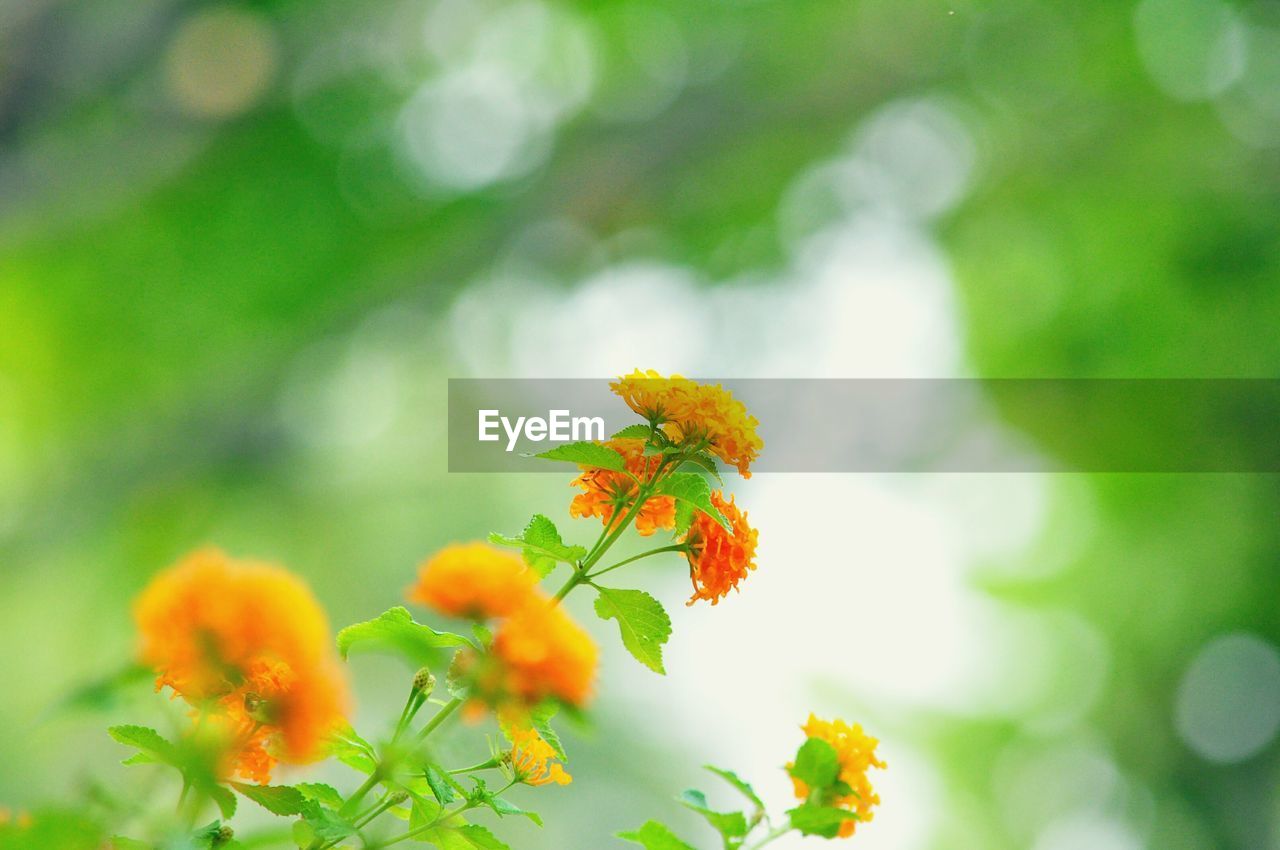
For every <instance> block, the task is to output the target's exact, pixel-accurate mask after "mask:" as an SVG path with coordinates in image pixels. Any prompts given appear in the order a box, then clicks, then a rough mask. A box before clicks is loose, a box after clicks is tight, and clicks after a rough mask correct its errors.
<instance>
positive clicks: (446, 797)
mask: <svg viewBox="0 0 1280 850" xmlns="http://www.w3.org/2000/svg"><path fill="white" fill-rule="evenodd" d="M426 775H427V786H428V787H429V788H431V793H432V794H433V795H435V798H436V800H437V801H438V802H439V803H440V804H441V805H442V806H443V805H448V804H449V803H452V802H453V800H454V794H453V786H452V785H450V784H449V780H448V779H447V778H446V777H445V775H444V774H443V773H441V772H440V771H439V770H437V769H436V766H435V765H434V764H429V765H427V774H426Z"/></svg>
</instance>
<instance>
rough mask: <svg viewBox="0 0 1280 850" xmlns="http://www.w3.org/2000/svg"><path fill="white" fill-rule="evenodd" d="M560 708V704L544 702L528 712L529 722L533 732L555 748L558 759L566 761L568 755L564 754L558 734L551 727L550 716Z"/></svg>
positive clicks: (554, 714)
mask: <svg viewBox="0 0 1280 850" xmlns="http://www.w3.org/2000/svg"><path fill="white" fill-rule="evenodd" d="M559 710H560V706H559V705H558V704H556V703H554V702H544V703H542V704H541V705H539V706H538V707H537V708H535V709H533V711H531V712H529V722H530V724H532V726H533V729H534V731H535V732H537V733H538V735H540V736H541V737H542V740H544V741H546V742H547V744H548V745H549V746H550V747H551V749H553V750H555V753H556V756H557V757H558V758H559V759H560V761H568V760H569V757H568V756H567V755H565V752H564V744H562V743H561V742H560V736H559V735H557V734H556V730H554V729H552V728H551V718H553V717H555V716H556V712H558V711H559Z"/></svg>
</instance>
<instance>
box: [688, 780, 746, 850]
mask: <svg viewBox="0 0 1280 850" xmlns="http://www.w3.org/2000/svg"><path fill="white" fill-rule="evenodd" d="M676 799H677V800H678V801H679V802H680V805H682V806H684V807H685V808H686V809H689V810H690V811H694V812H697V813H698V814H700V815H702V817H703V818H704V819H705V820H706V821H707V823H709V824H711V828H712V829H714V830H715V831H716V832H718V833H720V836H721V837H722V838H723V839H724V844H725V847H727V848H729V847H736V846H738V845H739V844H741V843H742V837H743V836H745V835H746V834H747V828H748V827H747V818H746V816H745V815H743V813H742V812H720V811H716V810H715V809H712V808H711V807H710V806H709V805H707V797H706V795H705V794H703V793H702V792H701V791H696V790H693V789H689V790H687V791H685V792H684V793H683V794H681V795H680V796H679V797H677V798H676Z"/></svg>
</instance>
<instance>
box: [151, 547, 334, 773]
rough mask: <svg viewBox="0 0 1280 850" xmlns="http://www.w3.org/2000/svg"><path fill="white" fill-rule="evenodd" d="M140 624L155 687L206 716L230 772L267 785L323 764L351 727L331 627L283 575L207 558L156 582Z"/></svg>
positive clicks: (197, 557)
mask: <svg viewBox="0 0 1280 850" xmlns="http://www.w3.org/2000/svg"><path fill="white" fill-rule="evenodd" d="M134 618H135V620H136V622H137V625H138V629H139V632H140V634H141V638H142V646H141V657H142V659H143V661H144V662H145V663H147V664H148V665H150V666H152V667H154V668H155V670H156V672H157V678H156V687H157V689H159V688H162V687H166V686H167V687H169V688H171V689H172V690H173V692H174V694H175V695H176V696H180V697H182V699H184V700H185V701H186V702H187V703H189V704H190V705H191V706H192V707H193V708H194V709H196V710H197V711H199V712H202V713H204V715H205V717H206V719H207V725H206V729H209V728H211V729H213V730H216V731H217V732H219V733H220V734H221V735H222V736H223V738H224V740H225V742H226V746H227V751H228V754H227V762H228V763H227V765H226V772H227V773H228V774H230V773H238V774H239V775H241V776H243V777H245V778H247V779H251V780H254V781H257V782H267V781H268V780H269V779H270V777H271V770H272V768H273V767H274V765H275V764H276V762H277V761H278V760H283V761H286V762H292V763H299V762H307V761H311V760H313V759H315V758H318V757H319V756H321V755H322V750H323V744H324V742H325V741H326V739H327V738H328V736H329V733H330V732H332V731H333V730H334V729H335V728H336V727H337V726H338V725H340V724H341V723H342V722H343V720H344V717H345V715H346V706H347V687H346V682H345V680H344V678H343V676H342V671H341V668H340V667H339V665H338V662H337V658H336V655H335V653H334V651H333V641H332V638H331V635H330V633H329V624H328V620H327V619H326V617H325V615H324V612H323V611H322V610H321V608H320V606H319V604H318V603H317V602H316V600H315V598H314V597H313V596H312V595H311V591H310V590H309V589H308V588H307V586H306V585H305V584H303V582H302V581H301V580H300V579H299V578H297V577H296V576H294V575H293V574H291V573H289V572H287V571H285V570H284V569H281V568H280V567H276V566H273V565H270V564H263V563H257V562H251V561H236V560H232V559H231V558H228V557H227V556H226V555H224V554H223V553H222V552H220V551H218V550H216V549H203V550H200V551H198V552H195V553H193V554H191V555H189V556H187V557H186V558H185V559H183V560H182V561H180V562H179V563H178V564H177V565H175V566H173V567H171V568H170V569H168V570H166V571H165V572H162V573H160V574H159V575H158V576H156V577H155V578H154V579H153V580H152V581H151V583H150V584H149V585H148V586H147V587H146V589H144V590H143V592H142V594H141V595H140V596H139V597H138V599H137V601H136V603H135V605H134Z"/></svg>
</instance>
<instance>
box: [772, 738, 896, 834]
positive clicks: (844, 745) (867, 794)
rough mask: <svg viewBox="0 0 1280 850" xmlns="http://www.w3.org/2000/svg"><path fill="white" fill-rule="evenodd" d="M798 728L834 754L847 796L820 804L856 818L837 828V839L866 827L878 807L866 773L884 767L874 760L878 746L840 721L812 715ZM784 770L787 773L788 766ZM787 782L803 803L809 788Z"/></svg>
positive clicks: (876, 759) (798, 782) (874, 740)
mask: <svg viewBox="0 0 1280 850" xmlns="http://www.w3.org/2000/svg"><path fill="white" fill-rule="evenodd" d="M800 728H801V729H803V730H804V734H805V737H807V738H818V739H820V740H823V741H826V742H827V743H828V744H830V745H831V747H832V748H833V749H834V750H835V751H836V757H837V759H838V760H839V763H840V772H839V774H838V778H839V781H840V782H841V783H843V784H844V786H845V788H847V789H848V791H849V793H847V794H837V795H836V796H835V797H834V798H833V799H831V800H827V801H824V802H825V803H826V804H827V805H831V806H836V807H838V808H842V809H845V810H847V811H850V812H853V813H854V814H856V815H857V820H856V821H855V820H853V819H850V820H846V821H844V822H843V823H841V824H840V832H839V835H840V837H841V838H848V837H849V836H851V835H853V833H854V830H855V829H856V828H857V824H858V823H866V822H867V821H870V820H871V819H872V818H873V817H875V814H874V812H873V811H872V809H873V808H874V807H875V806H878V805H880V795H879V794H877V793H876V792H875V789H874V788H873V787H872V786H871V780H870V779H869V778H868V777H867V771H868V770H870V769H871V768H873V767H877V768H882V769H883V768H884V767H886V765H885V763H884V762H883V761H881V760H880V759H879V758H878V757H877V756H876V747H877V746H878V745H879V743H880V742H879V741H878V740H876V739H875V738H873V737H871V736H870V735H868V734H866V733H865V732H863V731H862V726H861V725H860V724H857V723H854V724H853V725H849V724H848V723H845V722H844V721H843V720H830V721H828V720H821V719H819V718H818V717H817V716H816V715H813V714H810V715H809V720H808V722H807V723H805V724H804V726H802V727H800ZM787 767H788V769H790V767H791V765H788V766H787ZM791 782H792V784H793V785H794V786H795V793H796V797H797V798H798V799H801V800H807V799H808V798H809V792H810V788H809V786H808V785H806V784H805V783H804V782H803V781H801V780H799V779H796V778H795V777H794V776H793V777H791Z"/></svg>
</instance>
